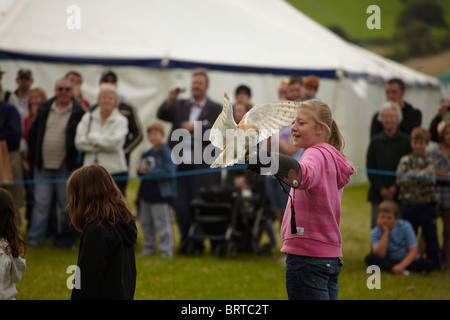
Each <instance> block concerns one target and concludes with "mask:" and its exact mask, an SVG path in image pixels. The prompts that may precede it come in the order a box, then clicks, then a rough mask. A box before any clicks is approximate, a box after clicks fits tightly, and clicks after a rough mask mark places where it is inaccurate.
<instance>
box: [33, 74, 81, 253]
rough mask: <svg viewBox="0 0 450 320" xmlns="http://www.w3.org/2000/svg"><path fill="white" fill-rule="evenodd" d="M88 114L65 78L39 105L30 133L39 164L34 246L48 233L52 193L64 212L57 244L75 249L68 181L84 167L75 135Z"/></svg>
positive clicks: (35, 159) (61, 214)
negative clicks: (70, 222) (67, 201)
mask: <svg viewBox="0 0 450 320" xmlns="http://www.w3.org/2000/svg"><path fill="white" fill-rule="evenodd" d="M83 114H84V110H83V108H82V107H81V105H80V104H79V103H78V102H77V101H76V100H75V99H74V98H73V84H72V82H71V81H70V80H68V79H65V78H62V79H59V80H58V81H56V84H55V96H54V97H53V98H51V99H50V100H47V101H45V102H43V103H42V104H41V105H40V106H39V112H38V115H37V117H36V120H35V121H34V122H33V125H32V126H31V129H30V132H29V134H28V145H29V150H30V156H31V159H32V160H33V161H34V162H35V163H36V167H35V169H34V170H35V171H34V179H35V191H34V196H35V205H34V208H33V213H32V217H31V226H30V230H29V240H28V243H29V245H30V246H36V247H37V246H39V245H40V244H41V243H42V240H43V238H44V236H45V232H46V229H47V222H48V218H49V212H50V206H51V204H52V196H53V194H55V195H56V203H57V206H58V208H59V209H60V210H59V214H60V217H59V218H60V219H59V224H60V227H59V228H58V231H59V233H58V234H57V236H56V238H55V242H54V246H55V247H59V248H71V247H72V246H73V245H74V244H75V236H74V234H73V233H72V232H71V231H70V229H69V226H68V222H67V218H66V208H65V207H66V184H65V181H66V180H67V178H69V176H70V173H71V172H72V171H73V170H74V169H76V168H78V167H80V166H81V163H79V162H78V161H77V154H78V151H77V150H76V148H75V142H74V140H75V134H76V128H77V125H78V123H79V122H80V120H81V117H82V116H83Z"/></svg>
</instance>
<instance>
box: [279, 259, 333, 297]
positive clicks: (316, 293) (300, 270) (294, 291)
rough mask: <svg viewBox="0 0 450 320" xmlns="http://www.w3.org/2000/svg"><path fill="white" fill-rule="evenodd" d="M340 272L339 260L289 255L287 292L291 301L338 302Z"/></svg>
mask: <svg viewBox="0 0 450 320" xmlns="http://www.w3.org/2000/svg"><path fill="white" fill-rule="evenodd" d="M340 271H341V264H340V262H339V258H319V257H305V256H297V255H292V254H288V255H287V258H286V291H287V295H288V298H289V300H337V298H338V289H339V285H338V277H339V273H340Z"/></svg>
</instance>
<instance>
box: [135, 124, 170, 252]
mask: <svg viewBox="0 0 450 320" xmlns="http://www.w3.org/2000/svg"><path fill="white" fill-rule="evenodd" d="M164 137H165V134H164V127H163V126H162V125H161V124H160V123H152V124H150V125H149V126H148V127H147V139H148V141H149V142H150V143H151V144H152V146H153V148H151V149H150V150H148V151H146V152H144V153H143V154H142V156H141V164H140V166H139V168H138V170H137V173H138V175H139V176H146V175H149V177H144V178H143V180H142V182H141V186H140V188H139V195H138V201H139V203H138V207H139V211H138V217H139V220H140V221H141V225H142V230H143V232H144V248H143V250H142V254H143V255H152V254H155V252H156V234H159V251H160V255H161V256H162V257H168V258H172V257H173V249H174V248H173V232H172V223H171V215H170V210H169V209H170V206H169V205H170V201H171V199H172V198H173V197H174V196H175V193H176V180H175V178H174V177H168V176H167V175H170V174H173V173H175V172H176V166H175V164H174V163H173V161H172V160H171V155H170V149H169V147H168V145H167V144H165V143H164ZM164 175H166V176H165V177H164ZM158 176H160V177H158Z"/></svg>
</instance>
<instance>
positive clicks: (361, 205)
mask: <svg viewBox="0 0 450 320" xmlns="http://www.w3.org/2000/svg"><path fill="white" fill-rule="evenodd" d="M136 185H137V183H136V182H135V181H134V182H132V183H131V184H130V187H129V189H128V191H127V192H128V195H129V196H128V200H129V202H130V203H133V202H134V201H133V200H134V196H135V194H136ZM366 195H367V186H352V187H347V188H346V189H345V192H344V195H343V204H342V219H341V232H342V235H343V251H344V257H345V264H344V267H343V268H342V271H341V275H340V278H339V283H340V290H339V299H341V300H361V299H363V300H372V299H385V300H391V299H430V300H434V299H450V292H449V290H448V284H449V283H450V271H449V270H446V271H444V272H432V273H430V274H427V275H421V274H411V275H409V276H403V275H401V276H399V275H391V274H387V273H382V274H381V289H373V290H370V289H368V288H367V285H366V282H367V279H368V277H369V276H370V274H367V273H366V270H367V266H366V265H365V264H364V262H363V258H364V256H365V255H366V254H367V253H368V250H369V212H370V210H369V205H368V202H367V201H366ZM276 228H277V229H278V228H279V225H277V226H276ZM440 228H441V226H440ZM440 230H441V229H440ZM174 231H175V234H176V244H177V243H178V242H177V239H178V234H177V227H176V226H175V225H174ZM280 244H281V243H280ZM141 246H142V233H140V234H139V239H138V245H137V246H136V251H137V255H136V263H137V271H138V276H137V285H136V294H135V299H137V300H191V299H192V300H285V299H287V297H286V292H285V287H284V283H285V282H284V263H283V261H284V260H283V258H284V255H283V254H282V253H280V252H278V251H275V252H273V253H272V255H270V256H258V255H256V254H249V253H246V254H239V255H238V257H237V258H233V259H230V258H221V257H217V256H215V255H213V254H211V253H208V252H207V253H205V254H203V255H202V256H199V257H198V256H197V257H193V256H180V255H176V256H175V257H174V258H173V259H164V258H160V257H158V256H155V257H142V256H140V255H139V251H140V248H141ZM25 258H26V259H27V269H26V270H25V271H24V273H23V278H22V281H21V282H20V283H18V284H17V289H18V291H19V295H18V296H17V299H22V300H34V299H39V300H67V299H69V298H70V293H71V291H70V290H69V289H67V286H66V281H67V279H68V277H69V276H70V274H68V273H66V270H67V267H68V266H69V265H74V264H76V262H77V251H76V250H74V251H64V250H52V249H51V248H50V243H48V242H47V243H44V245H43V246H42V247H40V248H33V249H31V248H30V249H28V251H27V253H26V256H25Z"/></svg>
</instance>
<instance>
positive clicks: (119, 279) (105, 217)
mask: <svg viewBox="0 0 450 320" xmlns="http://www.w3.org/2000/svg"><path fill="white" fill-rule="evenodd" d="M67 199H68V211H69V213H70V218H71V221H72V225H73V227H74V228H75V230H77V231H79V232H82V234H81V239H80V248H79V253H78V263H77V266H78V269H77V270H78V271H79V272H80V274H79V277H76V276H75V281H76V280H77V279H80V283H79V284H77V283H75V284H74V288H73V290H72V300H76V299H108V300H109V299H114V300H117V299H126V300H132V299H133V297H134V291H135V287H136V262H135V254H134V244H135V243H136V239H137V229H136V224H135V218H134V217H133V215H132V213H131V211H130V208H129V207H128V205H127V203H126V201H125V199H124V197H123V195H122V193H121V191H120V190H119V188H118V187H117V185H116V184H115V182H114V180H113V178H112V176H111V174H110V173H109V172H108V171H107V170H106V169H105V168H104V167H102V166H100V165H98V164H92V165H89V166H86V167H83V168H80V169H78V170H76V171H74V172H73V173H72V175H71V176H70V178H69V180H68V182H67Z"/></svg>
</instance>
